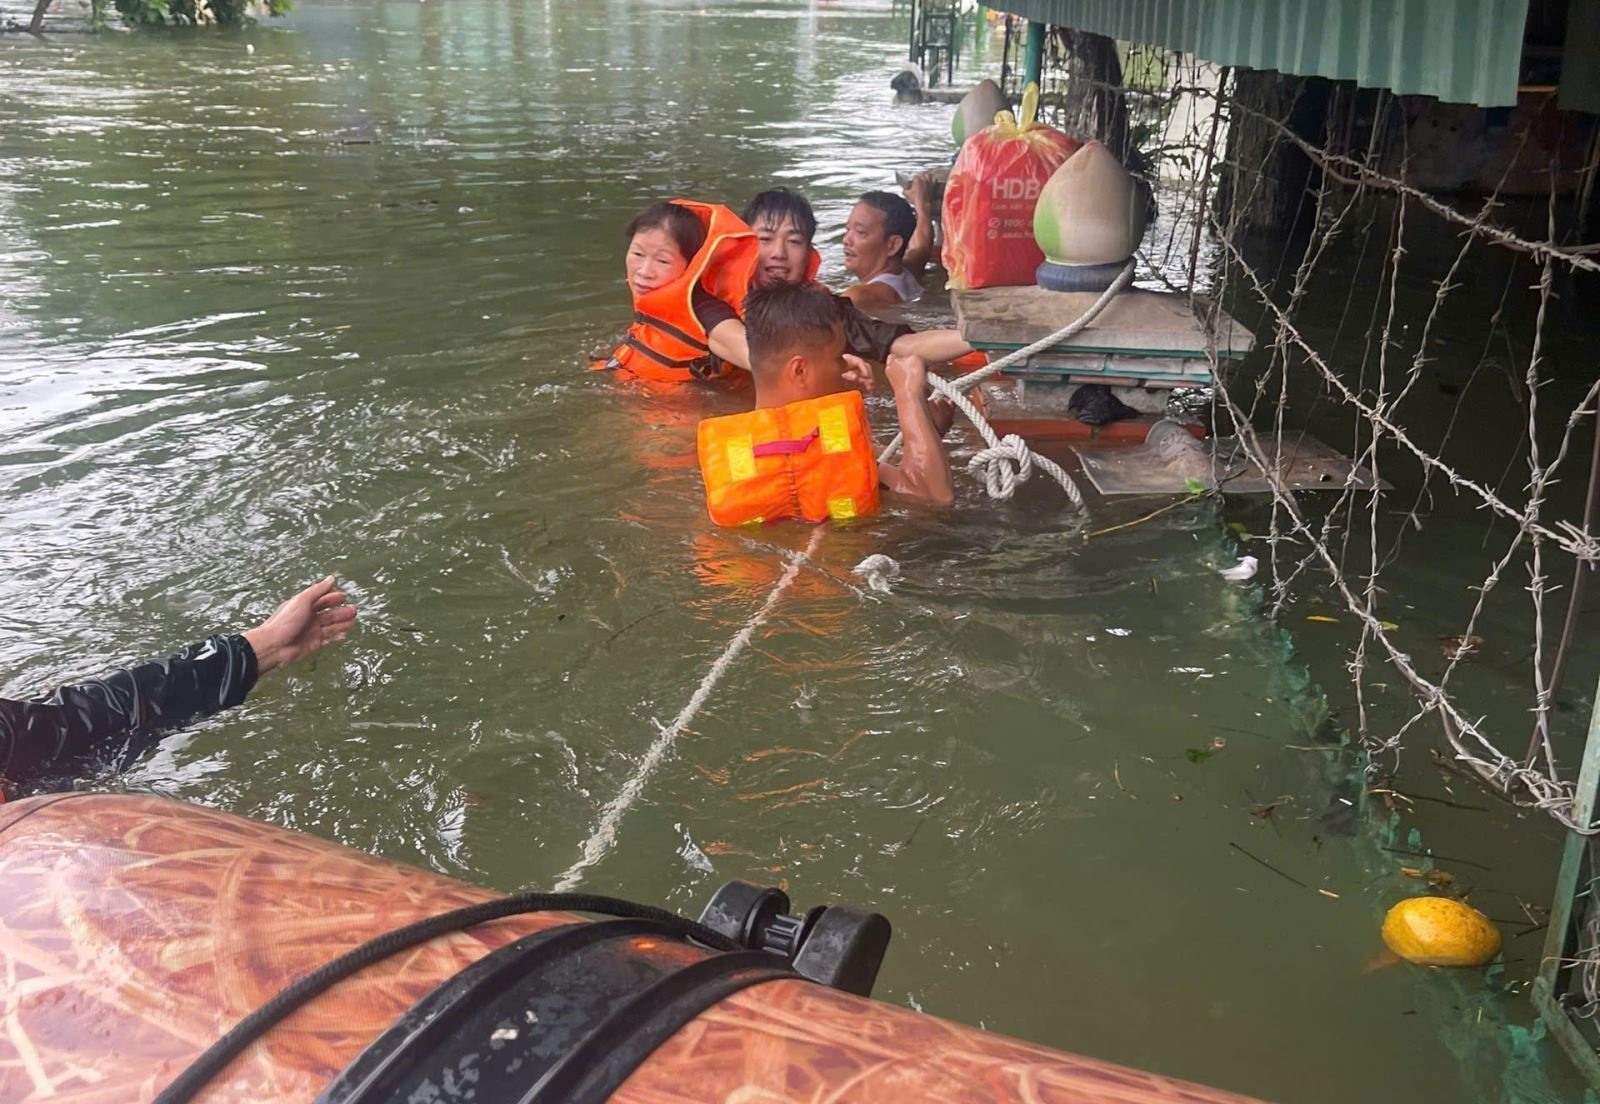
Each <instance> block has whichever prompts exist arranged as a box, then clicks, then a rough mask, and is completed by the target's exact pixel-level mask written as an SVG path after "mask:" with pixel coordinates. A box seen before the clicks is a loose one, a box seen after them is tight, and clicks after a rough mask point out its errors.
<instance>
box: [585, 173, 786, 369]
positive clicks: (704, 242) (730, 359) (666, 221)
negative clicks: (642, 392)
mask: <svg viewBox="0 0 1600 1104" xmlns="http://www.w3.org/2000/svg"><path fill="white" fill-rule="evenodd" d="M627 235H628V252H627V258H626V261H625V267H626V273H627V284H628V291H629V292H630V293H631V294H632V296H633V311H634V321H633V324H632V325H631V326H630V327H629V329H628V334H627V336H626V337H625V338H623V341H622V344H620V345H618V346H617V348H616V350H615V351H614V352H613V353H612V354H611V357H610V359H609V360H607V361H603V362H598V363H597V364H596V367H603V368H620V369H624V370H626V371H628V372H629V373H630V374H631V375H634V376H636V377H638V378H640V379H646V380H653V381H657V382H662V383H683V382H687V381H689V380H696V379H715V378H718V377H721V376H726V375H729V374H730V371H731V368H732V367H743V366H745V365H746V364H748V363H749V354H748V352H747V351H746V348H745V341H744V327H743V326H741V325H739V324H738V318H739V312H738V309H737V306H738V304H740V303H742V302H743V300H744V295H745V293H746V292H747V291H748V290H749V287H750V283H751V281H752V280H753V278H754V275H755V271H756V263H757V244H756V241H755V239H754V236H753V235H752V234H751V233H750V229H749V227H747V226H746V225H745V224H744V223H743V222H742V221H741V220H740V219H739V217H738V216H737V215H735V214H734V213H733V212H732V211H730V210H728V209H727V208H726V207H721V206H717V205H714V204H706V203H694V202H691V201H689V200H674V201H673V202H670V203H654V204H651V205H650V206H649V207H646V208H645V209H644V210H643V211H640V212H639V213H638V214H637V215H635V216H634V217H633V220H632V221H631V222H629V223H628V228H627ZM729 323H733V324H732V325H729Z"/></svg>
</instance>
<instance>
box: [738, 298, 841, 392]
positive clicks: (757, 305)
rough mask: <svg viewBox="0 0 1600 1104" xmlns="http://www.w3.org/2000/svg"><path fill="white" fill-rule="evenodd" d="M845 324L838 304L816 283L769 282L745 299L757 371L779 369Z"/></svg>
mask: <svg viewBox="0 0 1600 1104" xmlns="http://www.w3.org/2000/svg"><path fill="white" fill-rule="evenodd" d="M841 325H843V322H842V320H841V319H840V317H839V307H838V305H837V304H836V303H835V302H834V300H833V295H832V293H830V292H829V291H828V290H827V289H826V288H822V287H818V286H817V285H816V284H783V283H779V284H768V285H766V286H764V287H758V288H756V289H754V290H753V291H751V292H750V295H749V297H748V298H746V299H745V301H744V332H745V338H746V339H747V340H748V341H749V343H750V367H751V369H752V370H753V371H755V372H758V373H759V372H764V371H767V370H768V369H769V368H776V367H777V366H778V365H779V364H781V363H782V362H783V361H784V360H785V359H787V358H788V357H791V356H793V355H794V354H795V353H797V352H800V351H802V350H805V349H810V348H814V347H816V346H817V345H820V344H822V343H823V342H825V341H828V340H830V339H831V338H833V336H834V335H835V332H836V331H837V329H838V327H840V326H841Z"/></svg>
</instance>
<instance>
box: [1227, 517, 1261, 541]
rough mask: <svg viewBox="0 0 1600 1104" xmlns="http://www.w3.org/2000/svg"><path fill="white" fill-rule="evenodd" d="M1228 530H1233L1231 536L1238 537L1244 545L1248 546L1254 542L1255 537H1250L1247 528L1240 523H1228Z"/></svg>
mask: <svg viewBox="0 0 1600 1104" xmlns="http://www.w3.org/2000/svg"><path fill="white" fill-rule="evenodd" d="M1228 528H1229V529H1232V530H1233V535H1234V536H1236V537H1238V538H1239V539H1240V540H1241V541H1244V542H1245V543H1246V544H1248V543H1249V542H1251V541H1253V540H1255V537H1253V536H1251V535H1250V530H1249V528H1248V527H1247V526H1246V525H1245V523H1244V522H1242V521H1230V522H1228Z"/></svg>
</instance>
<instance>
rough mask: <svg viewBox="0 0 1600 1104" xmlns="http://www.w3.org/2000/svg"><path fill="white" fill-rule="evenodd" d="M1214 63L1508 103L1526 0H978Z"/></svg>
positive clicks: (1455, 100) (1450, 97)
mask: <svg viewBox="0 0 1600 1104" xmlns="http://www.w3.org/2000/svg"><path fill="white" fill-rule="evenodd" d="M985 5H986V6H987V7H991V8H994V9H995V10H997V11H1005V12H1011V13H1012V14H1014V15H1021V16H1025V17H1027V18H1028V19H1036V20H1039V21H1040V22H1043V23H1053V24H1055V25H1057V26H1062V27H1072V28H1075V29H1077V30H1080V31H1091V32H1094V33H1096V34H1103V35H1109V36H1110V37H1112V38H1116V39H1121V40H1123V41H1125V42H1142V43H1147V44H1149V45H1152V46H1165V47H1167V48H1168V49H1172V50H1181V51H1183V52H1185V53H1190V54H1194V55H1195V56H1196V57H1200V58H1204V59H1205V60H1207V61H1211V62H1215V63H1216V64H1218V65H1243V66H1248V67H1250V68H1252V69H1276V70H1278V71H1279V72H1281V73H1292V74H1295V75H1297V76H1307V77H1312V76H1314V77H1328V78H1331V79H1333V80H1353V81H1355V82H1356V83H1357V84H1359V85H1363V86H1365V87H1367V88H1388V89H1391V90H1393V91H1395V92H1399V93H1406V94H1418V95H1424V96H1437V97H1438V98H1439V99H1441V100H1445V101H1448V102H1451V103H1475V104H1479V105H1481V106H1483V107H1506V106H1510V105H1513V104H1515V103H1516V102H1517V71H1518V68H1519V67H1520V65H1521V61H1522V37H1523V26H1524V24H1525V23H1526V22H1527V16H1528V0H1318V2H1315V3H1312V2H1308V0H992V2H991V0H985Z"/></svg>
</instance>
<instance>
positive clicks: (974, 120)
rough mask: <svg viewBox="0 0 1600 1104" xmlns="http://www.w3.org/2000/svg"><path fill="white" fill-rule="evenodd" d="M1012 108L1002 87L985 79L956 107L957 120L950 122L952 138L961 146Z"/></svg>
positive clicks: (974, 86) (973, 87)
mask: <svg viewBox="0 0 1600 1104" xmlns="http://www.w3.org/2000/svg"><path fill="white" fill-rule="evenodd" d="M1010 106H1011V105H1010V104H1008V103H1006V98H1005V95H1004V94H1003V93H1002V92H1001V91H1000V86H999V85H998V84H996V83H995V82H994V81H993V80H991V79H990V78H988V77H985V78H983V80H981V81H979V82H978V83H977V84H975V85H973V86H972V91H970V92H968V93H967V94H966V95H965V96H963V97H962V99H961V103H960V105H958V106H957V107H956V114H955V118H953V119H951V120H950V136H951V137H952V138H954V139H955V140H956V145H957V146H960V145H961V143H963V142H965V141H966V140H967V139H968V138H970V137H971V136H972V135H974V134H976V133H978V131H980V130H982V129H983V128H984V127H986V126H993V125H994V117H995V116H996V115H998V114H1000V112H1002V111H1005V110H1006V109H1007V108H1009V107H1010Z"/></svg>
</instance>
